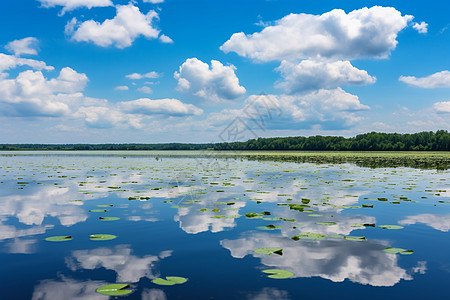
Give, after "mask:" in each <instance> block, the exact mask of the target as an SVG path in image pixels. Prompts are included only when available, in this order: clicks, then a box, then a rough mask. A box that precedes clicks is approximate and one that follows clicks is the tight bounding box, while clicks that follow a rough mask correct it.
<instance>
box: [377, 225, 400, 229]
mask: <svg viewBox="0 0 450 300" xmlns="http://www.w3.org/2000/svg"><path fill="white" fill-rule="evenodd" d="M379 227H381V228H383V229H403V228H404V227H403V226H400V225H380V226H379Z"/></svg>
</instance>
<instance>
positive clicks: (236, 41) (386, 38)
mask: <svg viewBox="0 0 450 300" xmlns="http://www.w3.org/2000/svg"><path fill="white" fill-rule="evenodd" d="M412 19H413V16H409V15H405V16H402V14H401V12H400V11H398V10H396V9H395V8H392V7H381V6H374V7H371V8H367V7H365V8H362V9H358V10H354V11H351V12H349V13H348V14H347V13H345V12H344V11H343V10H341V9H334V10H332V11H330V12H327V13H324V14H322V15H311V14H303V13H302V14H289V15H287V16H285V17H283V18H282V19H280V20H278V21H276V22H275V25H273V26H267V27H265V28H264V29H263V30H262V31H261V32H256V33H254V34H247V35H246V34H245V33H243V32H239V33H234V34H233V35H232V36H231V38H230V39H229V40H228V41H226V42H225V43H224V44H223V45H222V46H221V47H220V49H221V50H222V51H224V52H225V53H228V52H236V53H237V54H238V55H240V56H243V57H249V58H252V59H254V60H256V61H261V62H267V61H274V60H275V61H277V60H278V61H280V60H297V59H305V58H312V57H327V58H331V57H333V58H340V59H355V58H364V57H370V58H385V57H387V56H388V55H389V54H390V52H391V50H393V49H395V47H396V46H397V43H398V42H397V35H398V33H399V32H400V31H401V30H402V29H403V28H405V27H407V26H408V22H409V21H411V20H412Z"/></svg>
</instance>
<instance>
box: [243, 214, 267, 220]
mask: <svg viewBox="0 0 450 300" xmlns="http://www.w3.org/2000/svg"><path fill="white" fill-rule="evenodd" d="M245 216H246V217H247V218H258V219H261V218H262V217H263V216H262V215H259V214H257V213H247V214H245Z"/></svg>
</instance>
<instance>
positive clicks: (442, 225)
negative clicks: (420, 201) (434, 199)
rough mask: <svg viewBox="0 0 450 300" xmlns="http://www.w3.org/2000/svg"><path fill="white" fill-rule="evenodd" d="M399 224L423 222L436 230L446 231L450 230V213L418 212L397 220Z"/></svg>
mask: <svg viewBox="0 0 450 300" xmlns="http://www.w3.org/2000/svg"><path fill="white" fill-rule="evenodd" d="M398 223H399V224H401V225H413V224H416V223H423V224H425V225H428V226H430V227H432V228H434V229H436V230H440V231H443V232H448V231H449V230H450V215H435V214H420V215H416V216H409V217H407V218H406V219H403V220H400V221H399V222H398Z"/></svg>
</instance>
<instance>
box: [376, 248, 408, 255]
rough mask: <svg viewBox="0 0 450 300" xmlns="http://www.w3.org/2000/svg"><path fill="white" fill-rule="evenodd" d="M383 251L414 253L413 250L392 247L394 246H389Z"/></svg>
mask: <svg viewBox="0 0 450 300" xmlns="http://www.w3.org/2000/svg"><path fill="white" fill-rule="evenodd" d="M383 251H384V252H387V253H392V254H403V255H410V254H413V253H414V251H413V250H406V249H402V248H392V247H387V248H386V249H384V250H383Z"/></svg>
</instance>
